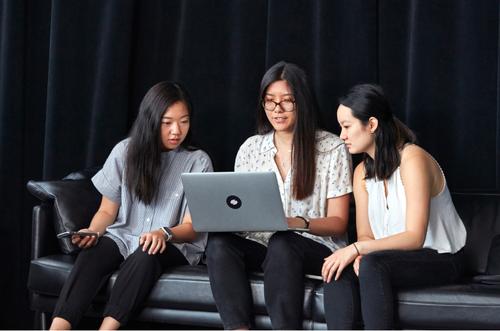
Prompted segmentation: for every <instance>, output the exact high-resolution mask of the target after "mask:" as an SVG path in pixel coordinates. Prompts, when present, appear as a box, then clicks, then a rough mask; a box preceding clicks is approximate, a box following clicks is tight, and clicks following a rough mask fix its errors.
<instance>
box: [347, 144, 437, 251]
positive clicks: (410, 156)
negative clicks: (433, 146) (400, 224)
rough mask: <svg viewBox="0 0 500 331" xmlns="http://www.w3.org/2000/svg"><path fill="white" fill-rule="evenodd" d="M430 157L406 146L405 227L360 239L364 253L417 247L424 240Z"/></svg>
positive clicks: (430, 180) (403, 164)
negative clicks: (394, 232)
mask: <svg viewBox="0 0 500 331" xmlns="http://www.w3.org/2000/svg"><path fill="white" fill-rule="evenodd" d="M429 161H430V160H429V157H428V155H427V154H425V152H424V151H423V150H422V149H420V148H419V147H416V146H412V147H407V150H406V151H405V153H403V155H402V159H401V168H400V169H401V178H402V180H403V183H404V189H405V195H406V215H405V222H406V230H405V231H404V232H401V233H398V234H395V235H391V236H388V237H385V238H380V239H377V240H373V241H369V242H368V241H366V242H365V241H363V242H358V243H357V246H358V249H359V251H360V253H361V254H362V255H365V254H368V253H371V252H375V251H380V250H389V249H398V250H414V249H419V248H422V246H423V244H424V241H425V234H426V231H427V224H428V221H429V208H430V200H431V190H432V185H433V178H432V174H431V171H430V168H429Z"/></svg>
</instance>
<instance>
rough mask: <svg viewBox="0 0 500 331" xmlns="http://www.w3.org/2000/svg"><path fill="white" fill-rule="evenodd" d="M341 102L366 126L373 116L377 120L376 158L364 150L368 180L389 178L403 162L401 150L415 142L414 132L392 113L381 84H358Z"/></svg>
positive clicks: (366, 177)
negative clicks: (407, 144)
mask: <svg viewBox="0 0 500 331" xmlns="http://www.w3.org/2000/svg"><path fill="white" fill-rule="evenodd" d="M339 102H340V103H341V104H342V105H344V106H346V107H349V108H351V110H352V115H353V116H354V117H355V118H357V119H358V120H360V121H361V123H363V124H364V125H367V124H368V121H369V120H370V118H371V117H374V118H376V119H377V120H378V127H377V129H376V130H375V132H374V134H375V155H374V157H375V159H372V158H371V157H370V156H369V155H368V154H367V153H364V156H363V159H364V162H365V173H366V176H365V179H368V178H373V177H375V178H377V179H382V180H383V179H388V178H389V177H390V176H391V175H392V173H393V172H394V171H395V170H396V169H397V167H399V165H400V164H401V156H400V150H401V148H402V147H403V146H404V145H405V144H406V143H415V142H416V137H415V134H414V133H413V132H412V131H411V130H410V129H409V128H408V127H407V126H406V125H404V124H403V123H402V122H401V121H400V120H398V119H397V118H396V117H395V116H394V115H393V113H392V110H391V106H390V104H389V101H388V100H387V98H386V97H385V95H384V91H383V90H382V88H381V87H380V86H378V85H374V84H360V85H356V86H354V87H353V88H351V90H350V91H349V93H347V95H345V96H343V97H341V98H340V99H339Z"/></svg>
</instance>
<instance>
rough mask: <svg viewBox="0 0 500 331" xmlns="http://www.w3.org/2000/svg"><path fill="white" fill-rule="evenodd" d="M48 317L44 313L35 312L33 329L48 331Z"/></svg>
mask: <svg viewBox="0 0 500 331" xmlns="http://www.w3.org/2000/svg"><path fill="white" fill-rule="evenodd" d="M48 322H49V317H48V315H47V313H46V312H43V311H35V320H34V323H33V324H34V325H33V328H34V329H35V330H48V328H49V325H48Z"/></svg>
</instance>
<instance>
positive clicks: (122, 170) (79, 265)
mask: <svg viewBox="0 0 500 331" xmlns="http://www.w3.org/2000/svg"><path fill="white" fill-rule="evenodd" d="M191 117H192V107H191V102H190V100H189V97H188V95H187V92H186V90H185V89H184V88H183V87H182V86H180V85H179V84H177V83H174V82H160V83H158V84H156V85H154V86H153V87H152V88H150V89H149V91H148V92H147V93H146V95H145V96H144V98H143V100H142V102H141V105H140V108H139V114H138V116H137V119H136V120H135V122H134V125H133V127H132V131H131V134H130V137H129V138H127V139H125V140H122V141H121V142H119V143H118V144H117V145H116V146H115V147H114V148H113V150H112V151H111V154H110V155H109V156H108V159H107V160H106V162H105V163H104V166H103V168H102V169H101V170H100V171H99V172H98V173H97V174H96V175H95V176H94V177H93V178H92V182H93V184H94V186H95V187H96V189H97V190H98V191H99V192H100V193H101V194H102V201H101V205H100V207H99V209H98V211H97V212H96V214H95V215H94V217H93V219H92V221H91V223H90V225H89V227H88V228H86V229H82V230H80V231H81V232H87V233H92V234H95V235H96V236H84V237H80V236H78V235H74V236H73V237H72V242H73V244H75V245H78V246H79V247H80V248H82V251H81V252H80V253H79V255H78V257H77V259H76V262H75V264H74V266H73V268H72V270H71V273H70V275H69V277H68V279H67V280H66V283H65V284H64V287H63V289H62V291H61V294H60V296H59V300H58V302H57V305H56V308H55V311H54V314H53V316H54V319H53V321H52V325H51V327H50V328H51V329H55V330H67V329H70V328H72V327H73V328H74V327H76V326H77V325H78V321H79V320H80V318H81V317H82V315H83V314H84V313H85V311H86V310H87V309H88V306H89V305H90V303H91V301H92V299H93V298H94V297H95V295H96V294H97V292H98V291H99V290H100V288H101V287H102V286H103V284H105V282H106V280H107V279H108V278H109V277H110V276H111V274H112V273H113V272H114V271H116V270H117V269H119V273H118V277H117V278H116V281H115V283H114V286H113V288H112V290H111V294H110V297H109V300H108V302H107V304H106V306H105V309H104V313H103V317H104V319H103V321H102V324H101V329H104V330H109V329H117V328H119V327H120V326H122V325H124V324H125V323H126V322H127V320H128V318H129V316H130V315H131V314H132V313H134V312H136V311H137V309H138V308H139V307H140V306H141V304H142V303H143V301H144V300H145V299H146V297H147V295H148V294H149V292H150V291H151V289H152V288H153V286H154V285H155V284H156V281H157V280H158V278H159V277H160V275H161V273H162V271H163V270H164V269H165V268H166V267H167V266H176V265H185V264H191V265H195V264H198V262H199V261H200V259H201V257H202V255H203V251H204V248H205V244H206V235H203V234H200V235H197V234H196V233H195V232H194V230H193V227H192V224H191V217H190V215H189V213H188V212H187V208H186V207H187V203H186V199H185V197H184V193H183V188H182V183H181V173H183V172H208V171H212V163H211V161H210V158H209V157H208V155H207V154H206V153H205V152H203V151H202V150H199V149H196V148H194V147H192V146H191V145H190V136H191V135H190V133H191V131H190V127H191Z"/></svg>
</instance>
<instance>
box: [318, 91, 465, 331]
mask: <svg viewBox="0 0 500 331" xmlns="http://www.w3.org/2000/svg"><path fill="white" fill-rule="evenodd" d="M337 119H338V122H339V124H340V126H341V128H342V132H341V134H340V137H341V138H342V139H343V140H344V141H345V143H346V145H347V148H348V149H349V152H350V153H352V154H356V153H363V156H364V160H363V162H362V163H360V164H359V165H358V166H357V167H356V170H355V171H354V198H355V201H356V230H357V240H358V241H357V242H355V243H353V244H351V245H349V246H347V247H345V248H342V249H339V250H337V251H335V252H334V253H333V254H332V255H331V256H329V257H328V258H327V259H326V260H325V263H324V265H323V268H322V275H323V279H324V280H325V286H324V300H325V317H326V322H327V325H328V329H353V328H355V327H358V326H359V325H358V323H357V322H358V321H360V320H361V319H362V320H363V323H364V327H365V329H385V330H387V329H393V328H394V327H395V313H394V310H395V307H394V301H395V298H394V291H395V290H397V289H400V288H405V287H416V286H432V285H441V284H445V283H452V282H454V281H456V280H457V279H458V278H459V277H461V275H462V272H463V271H464V267H463V254H462V252H461V249H462V247H463V246H464V245H465V239H466V230H465V227H464V225H463V223H462V220H461V219H460V216H459V215H458V214H457V211H456V210H455V206H454V205H453V201H452V200H451V196H450V192H449V190H448V187H447V185H446V179H445V177H444V174H443V171H442V170H441V168H440V166H439V164H438V163H437V162H436V160H434V158H433V157H432V156H431V155H430V154H429V153H427V152H426V151H425V150H424V149H422V148H420V147H419V146H417V145H415V136H414V134H413V132H411V130H410V129H409V128H408V127H406V126H405V125H404V124H403V123H402V122H400V121H399V120H398V119H397V118H396V117H395V116H393V114H392V111H391V108H390V105H389V102H388V100H387V99H386V97H385V95H384V93H383V91H382V89H381V88H380V87H378V86H376V85H371V84H362V85H356V86H354V87H353V88H352V89H351V90H350V91H349V93H348V94H347V95H346V96H344V97H342V98H341V99H340V106H339V107H338V110H337Z"/></svg>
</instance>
